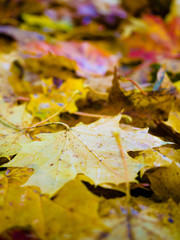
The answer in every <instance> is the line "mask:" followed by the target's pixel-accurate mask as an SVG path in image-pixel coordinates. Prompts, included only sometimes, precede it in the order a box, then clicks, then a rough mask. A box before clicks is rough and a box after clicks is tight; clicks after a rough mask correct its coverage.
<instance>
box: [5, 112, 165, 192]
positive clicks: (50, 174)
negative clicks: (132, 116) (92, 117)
mask: <svg viewBox="0 0 180 240" xmlns="http://www.w3.org/2000/svg"><path fill="white" fill-rule="evenodd" d="M119 119H120V115H119V116H116V117H114V118H112V119H111V118H110V119H101V120H99V121H97V122H95V123H92V124H90V125H83V124H79V125H78V126H76V127H74V128H71V129H70V128H68V127H67V126H65V127H66V129H65V130H63V131H60V132H57V133H51V134H39V135H37V138H38V139H39V140H40V141H34V142H32V143H31V144H24V145H22V151H21V152H20V153H19V154H18V155H16V157H15V158H13V160H12V161H11V162H9V163H8V164H5V165H3V166H6V167H7V166H8V167H29V168H33V169H34V170H35V171H34V174H33V175H32V176H31V177H30V178H29V180H28V181H27V182H26V185H36V186H39V187H40V188H41V190H42V192H45V193H49V194H50V195H53V194H54V193H56V191H57V190H58V189H59V188H60V187H62V186H63V185H64V183H66V182H67V181H69V180H71V179H74V178H75V176H76V174H78V173H83V174H84V175H86V176H87V177H89V178H90V179H92V180H93V181H94V182H95V184H103V183H114V184H119V183H123V182H124V181H125V178H124V169H123V167H122V162H121V158H120V156H119V149H118V146H117V143H116V141H115V138H114V136H113V132H114V131H118V133H119V134H120V136H121V138H122V145H123V150H124V154H125V156H126V161H127V164H128V167H129V168H128V170H129V181H135V178H136V176H137V172H138V171H139V170H140V169H141V168H142V167H143V165H144V164H143V163H140V164H139V162H135V161H134V160H133V159H132V158H131V157H130V156H129V155H128V154H127V151H137V150H143V149H149V148H153V147H156V146H161V145H163V144H166V142H163V141H162V140H160V139H158V138H157V137H154V136H152V135H150V134H148V132H147V131H148V129H144V130H141V129H136V128H133V127H129V129H128V131H126V130H123V129H121V128H119ZM52 152H53V155H52Z"/></svg>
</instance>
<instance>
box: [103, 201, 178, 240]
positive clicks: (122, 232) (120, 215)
mask: <svg viewBox="0 0 180 240" xmlns="http://www.w3.org/2000/svg"><path fill="white" fill-rule="evenodd" d="M123 200H124V199H118V198H117V199H110V200H105V201H102V203H101V204H100V215H101V217H102V219H103V220H104V223H105V224H107V225H108V226H109V227H112V231H111V232H110V234H109V235H107V237H106V238H105V239H108V240H109V239H112V240H113V239H118V238H122V239H129V236H131V238H134V239H138V238H145V239H148V240H149V239H152V238H153V239H178V238H179V233H178V230H177V229H178V228H179V217H180V216H179V214H176V211H177V212H179V205H178V204H176V203H175V202H174V201H173V200H169V201H168V202H167V203H160V204H157V203H156V204H153V202H151V201H150V202H148V200H147V199H144V198H140V199H135V198H132V199H131V206H132V208H131V209H132V210H131V213H130V214H129V215H128V213H127V205H126V202H125V203H124V202H123ZM172 209H173V211H172Z"/></svg>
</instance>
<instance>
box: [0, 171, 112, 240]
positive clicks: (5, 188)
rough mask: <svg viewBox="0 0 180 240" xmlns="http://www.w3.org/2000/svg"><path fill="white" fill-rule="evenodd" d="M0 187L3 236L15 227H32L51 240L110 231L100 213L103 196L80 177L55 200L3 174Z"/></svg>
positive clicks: (1, 233)
mask: <svg viewBox="0 0 180 240" xmlns="http://www.w3.org/2000/svg"><path fill="white" fill-rule="evenodd" d="M18 184H19V183H18ZM0 189H1V192H0V221H1V223H2V224H1V226H0V237H2V236H4V235H5V231H7V230H8V229H12V231H13V228H14V231H15V230H16V229H17V228H20V230H23V228H24V229H26V228H27V229H28V228H30V230H31V231H32V230H34V231H35V234H36V235H37V236H38V237H40V239H48V240H49V239H52V240H53V239H56V238H61V239H67V235H69V239H81V238H82V239H84V238H83V237H85V236H87V237H90V236H91V238H92V239H93V238H94V237H96V236H98V235H99V234H100V233H101V232H105V231H106V232H108V231H109V228H108V227H106V226H105V225H104V224H103V223H102V221H101V218H100V216H99V215H98V206H99V202H100V198H99V197H97V196H95V195H94V194H92V193H91V192H89V190H88V189H87V188H86V187H85V185H84V184H83V183H81V182H80V181H79V180H73V181H70V182H68V183H67V184H66V185H65V186H64V187H63V188H62V189H61V190H60V191H59V192H58V194H57V196H56V198H55V199H54V200H53V201H52V200H50V199H48V198H47V197H46V196H40V194H39V192H38V189H33V188H30V187H20V186H19V185H17V184H16V183H15V182H13V183H12V182H9V181H8V178H7V177H5V176H3V175H2V174H1V175H0ZM69 193H71V194H69ZM77 204H79V207H77ZM29 212H30V213H31V214H29ZM19 213H20V214H19ZM52 222H53V224H52ZM6 234H8V233H6ZM38 239H39V238H38Z"/></svg>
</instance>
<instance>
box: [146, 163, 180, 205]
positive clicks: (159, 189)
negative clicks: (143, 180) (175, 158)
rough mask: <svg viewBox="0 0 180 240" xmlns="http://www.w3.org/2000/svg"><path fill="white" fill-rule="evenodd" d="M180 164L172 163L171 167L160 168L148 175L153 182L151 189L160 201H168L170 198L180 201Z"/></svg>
mask: <svg viewBox="0 0 180 240" xmlns="http://www.w3.org/2000/svg"><path fill="white" fill-rule="evenodd" d="M179 165H180V164H179V163H175V162H172V164H171V165H170V166H166V167H158V168H157V169H156V170H155V171H154V172H152V173H151V174H149V173H148V174H147V175H148V178H149V180H150V182H151V189H152V190H153V192H154V193H155V195H156V197H157V198H158V199H160V200H167V199H169V198H170V197H171V198H173V199H174V200H176V201H177V202H178V201H179V200H180V190H179V188H178V187H177V186H179V184H180V177H179V176H180V166H179Z"/></svg>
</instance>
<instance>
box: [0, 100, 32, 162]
mask: <svg viewBox="0 0 180 240" xmlns="http://www.w3.org/2000/svg"><path fill="white" fill-rule="evenodd" d="M0 105H1V108H0V145H1V149H0V157H5V158H9V157H11V156H13V155H15V154H17V152H19V151H20V150H21V145H20V144H21V143H25V142H26V143H27V142H31V139H30V138H29V137H28V136H27V135H26V134H25V133H23V132H22V131H20V128H23V126H24V127H25V126H26V127H27V126H29V125H30V124H31V121H32V116H31V115H30V114H29V113H28V112H27V111H26V109H25V105H20V106H11V105H12V104H11V103H6V102H5V101H4V100H3V99H2V98H1V99H0Z"/></svg>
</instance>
